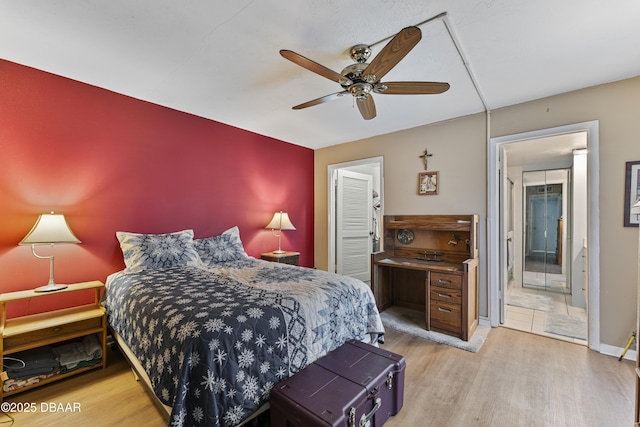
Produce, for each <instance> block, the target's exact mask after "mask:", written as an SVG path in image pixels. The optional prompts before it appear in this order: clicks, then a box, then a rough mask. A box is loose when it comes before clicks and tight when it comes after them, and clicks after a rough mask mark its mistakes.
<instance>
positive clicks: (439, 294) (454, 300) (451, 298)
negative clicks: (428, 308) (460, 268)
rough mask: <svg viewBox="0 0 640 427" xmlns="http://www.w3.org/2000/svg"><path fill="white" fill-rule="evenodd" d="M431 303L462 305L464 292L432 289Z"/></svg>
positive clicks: (438, 288)
mask: <svg viewBox="0 0 640 427" xmlns="http://www.w3.org/2000/svg"><path fill="white" fill-rule="evenodd" d="M430 297H431V301H433V302H435V301H439V302H445V303H449V304H462V291H461V290H459V289H450V288H440V287H436V286H434V287H432V288H431V293H430Z"/></svg>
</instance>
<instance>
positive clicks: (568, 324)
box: [544, 313, 587, 340]
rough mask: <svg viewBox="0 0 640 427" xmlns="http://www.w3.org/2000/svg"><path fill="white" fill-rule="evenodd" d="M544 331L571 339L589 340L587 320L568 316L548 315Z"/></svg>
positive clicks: (545, 318) (545, 319)
mask: <svg viewBox="0 0 640 427" xmlns="http://www.w3.org/2000/svg"><path fill="white" fill-rule="evenodd" d="M544 331H545V332H549V333H551V334H556V335H562V336H565V337H570V338H578V339H581V340H586V339H587V322H586V320H582V319H577V318H575V317H570V316H567V315H566V314H558V313H547V314H546V315H545V317H544Z"/></svg>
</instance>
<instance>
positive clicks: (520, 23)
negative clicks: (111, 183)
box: [0, 0, 640, 149]
mask: <svg viewBox="0 0 640 427" xmlns="http://www.w3.org/2000/svg"><path fill="white" fill-rule="evenodd" d="M442 12H446V17H445V18H444V20H446V23H447V25H448V26H449V28H450V29H451V31H452V32H453V35H454V37H455V38H456V40H457V41H458V44H459V47H460V48H461V51H462V53H463V55H464V56H465V58H466V61H467V63H468V65H469V67H470V69H471V70H472V73H473V75H474V77H475V81H476V82H477V84H478V87H479V89H480V91H481V93H482V96H483V98H484V99H485V101H486V104H487V107H488V108H489V109H496V108H499V107H504V106H507V105H512V104H516V103H520V102H524V101H528V100H532V99H537V98H542V97H546V96H550V95H554V94H557V93H562V92H567V91H571V90H575V89H580V88H583V87H588V86H593V85H597V84H601V83H606V82H611V81H616V80H621V79H625V78H630V77H635V76H638V75H640V48H639V46H640V24H639V22H640V1H638V0H609V1H606V2H605V1H602V0H538V1H531V0H466V1H462V0H455V1H452V0H448V1H447V0H434V1H429V2H427V1H425V0H369V1H366V2H363V1H361V0H360V1H353V0H341V1H335V0H296V1H285V0H262V1H252V0H235V1H222V0H208V1H205V0H191V1H175V0H136V1H131V0H109V1H104V0H83V1H77V0H58V1H51V0H30V1H15V0H0V58H3V59H7V60H9V61H13V62H17V63H20V64H24V65H28V66H31V67H34V68H38V69H41V70H45V71H49V72H52V73H55V74H58V75H62V76H65V77H69V78H72V79H75V80H79V81H82V82H86V83H89V84H92V85H95V86H99V87H103V88H106V89H109V90H112V91H115V92H118V93H123V94H126V95H129V96H132V97H135V98H139V99H143V100H146V101H150V102H153V103H157V104H160V105H164V106H168V107H171V108H174V109H177V110H181V111H186V112H189V113H192V114H195V115H198V116H202V117H207V118H210V119H213V120H216V121H219V122H223V123H227V124H229V125H233V126H236V127H239V128H242V129H246V130H249V131H253V132H256V133H259V134H262V135H267V136H271V137H274V138H277V139H280V140H283V141H287V142H291V143H293V144H297V145H301V146H305V147H309V148H314V149H315V148H320V147H325V146H330V145H334V144H339V143H343V142H348V141H353V140H357V139H362V138H366V137H371V136H375V135H381V134H386V133H391V132H395V131H398V130H402V129H407V128H412V127H416V126H420V125H424V124H428V123H433V122H438V121H442V120H447V119H451V118H454V117H459V116H464V115H468V114H472V113H477V112H481V111H483V110H484V107H483V103H482V101H481V99H480V97H479V95H478V93H477V92H476V90H475V89H474V86H473V84H472V81H471V79H470V77H469V75H468V73H467V70H466V69H465V66H464V64H463V61H462V59H461V57H460V55H459V53H458V51H457V49H456V46H455V44H454V43H453V41H452V38H451V37H450V36H449V33H448V31H447V29H446V26H445V22H444V20H443V19H436V20H434V21H431V22H429V23H427V24H424V25H421V26H420V29H421V30H422V40H421V41H420V43H419V44H418V45H417V46H416V47H415V48H414V49H413V50H412V51H411V52H410V53H409V54H408V55H407V56H406V57H405V58H404V59H403V60H402V61H401V62H400V63H399V64H398V65H397V66H396V67H395V68H394V69H393V70H392V71H391V72H389V73H388V74H387V75H386V76H385V78H384V79H383V81H397V80H415V81H445V82H449V83H450V84H451V89H450V90H449V91H448V92H446V93H444V94H441V95H404V96H403V95H382V94H376V95H375V96H374V100H375V102H376V107H377V112H378V116H377V117H376V118H374V119H373V120H369V121H365V120H363V119H362V118H361V116H360V113H359V112H358V109H357V107H355V106H354V103H353V98H351V97H343V98H340V99H338V100H335V101H332V102H329V103H325V104H321V105H317V106H314V107H310V108H307V109H304V110H298V111H294V110H292V109H291V107H292V106H294V105H297V104H300V103H303V102H306V101H309V100H312V99H315V98H318V97H321V96H324V95H328V94H330V93H334V92H338V91H340V90H342V89H341V88H340V86H339V85H338V84H337V83H335V82H332V81H330V80H328V79H325V78H323V77H320V76H318V75H316V74H314V73H312V72H310V71H308V70H305V69H303V68H301V67H299V66H297V65H295V64H293V63H291V62H289V61H287V60H286V59H284V58H282V57H281V56H280V55H279V53H278V51H279V50H280V49H290V50H293V51H295V52H297V53H299V54H301V55H303V56H306V57H308V58H310V59H313V60H314V61H316V62H319V63H321V64H323V65H325V66H327V67H328V68H330V69H332V70H335V71H337V72H340V71H341V70H342V68H344V67H345V66H347V65H349V64H350V63H351V59H350V58H349V56H348V49H349V48H350V47H351V46H353V45H354V44H358V43H365V44H374V43H376V42H378V41H380V40H383V39H385V38H387V37H391V36H392V35H394V34H396V33H397V32H398V31H400V30H401V29H402V28H404V27H407V26H410V25H416V24H418V23H420V22H423V21H425V20H427V19H429V18H431V17H433V16H436V15H438V14H440V13H442ZM385 43H386V42H384V43H380V44H378V45H376V46H374V47H373V55H374V56H375V54H376V53H377V52H379V51H380V49H381V48H382V47H383V46H384V44H385Z"/></svg>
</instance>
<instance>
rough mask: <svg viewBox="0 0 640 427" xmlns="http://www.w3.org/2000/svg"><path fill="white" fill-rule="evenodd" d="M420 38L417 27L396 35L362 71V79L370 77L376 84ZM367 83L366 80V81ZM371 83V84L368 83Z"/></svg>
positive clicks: (420, 33)
mask: <svg viewBox="0 0 640 427" xmlns="http://www.w3.org/2000/svg"><path fill="white" fill-rule="evenodd" d="M421 38H422V32H421V31H420V29H419V28H418V27H407V28H405V29H403V30H402V31H400V32H399V33H398V34H396V35H395V36H394V37H393V39H391V41H390V42H389V43H387V45H386V46H385V47H384V48H382V50H381V51H380V53H379V54H378V55H376V57H375V58H373V60H372V61H371V63H370V64H369V65H368V66H367V69H366V70H364V73H363V75H364V78H365V80H367V76H369V75H370V76H372V77H371V78H370V79H372V80H373V82H378V81H380V79H381V78H382V77H383V76H384V75H385V74H387V73H388V72H389V71H390V70H391V69H392V68H393V67H395V66H396V64H397V63H398V62H400V60H401V59H402V58H404V57H405V56H406V55H407V54H408V53H409V51H410V50H411V49H413V48H414V46H415V45H417V44H418V42H419V41H420V39H421ZM367 81H368V80H367ZM370 83H371V82H370Z"/></svg>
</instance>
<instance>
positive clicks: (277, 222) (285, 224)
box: [265, 211, 296, 254]
mask: <svg viewBox="0 0 640 427" xmlns="http://www.w3.org/2000/svg"><path fill="white" fill-rule="evenodd" d="M265 228H270V229H271V232H272V233H273V235H274V236H276V237H277V238H278V250H277V251H273V253H274V254H283V253H284V251H283V250H282V249H280V237H282V233H280V234H276V230H279V231H280V230H295V229H296V228H295V227H294V226H293V224H292V223H291V220H290V219H289V214H288V213H286V212H282V211H280V212H276V213H275V214H273V218H272V219H271V222H270V223H269V224H267V226H266V227H265Z"/></svg>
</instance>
